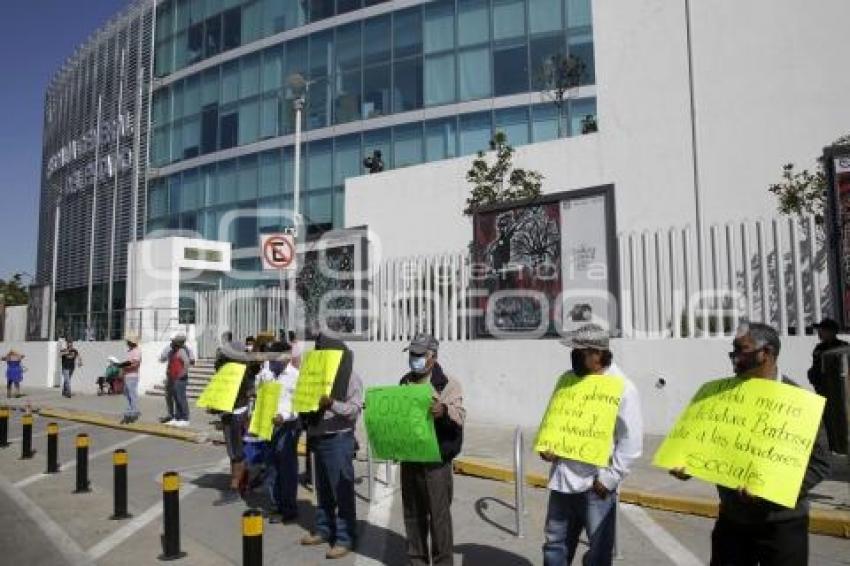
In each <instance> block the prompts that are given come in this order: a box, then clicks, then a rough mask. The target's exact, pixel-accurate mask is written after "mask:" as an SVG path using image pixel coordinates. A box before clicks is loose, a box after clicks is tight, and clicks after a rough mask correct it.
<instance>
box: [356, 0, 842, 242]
mask: <svg viewBox="0 0 850 566" xmlns="http://www.w3.org/2000/svg"><path fill="white" fill-rule="evenodd" d="M691 6H692V12H693V13H692V18H691V23H692V38H693V41H692V46H693V56H694V65H693V71H694V97H695V107H696V128H697V150H698V151H697V156H698V165H699V168H698V169H699V178H700V185H701V192H702V204H703V210H704V217H705V221H706V225H709V224H711V223H714V222H726V221H730V220H736V219H744V218H756V217H763V216H768V215H773V214H775V210H776V203H775V199H774V197H773V196H772V195H770V194H769V193H768V191H767V187H768V185H769V184H770V183H773V182H776V181H777V180H778V179H779V178H780V173H781V167H782V165H783V164H785V163H787V162H789V161H791V162H795V163H798V164H801V165H804V166H806V167H810V168H811V167H812V166H814V158H815V157H816V156H817V155H818V154H819V153H820V152H821V149H822V148H823V146H824V145H826V144H828V143H831V142H832V141H833V140H834V139H835V138H836V137H838V136H839V135H841V134H843V133H847V130H848V127H847V124H850V105H848V104H847V103H846V100H845V99H844V97H845V95H844V93H846V92H848V91H850V74H848V73H845V72H843V71H842V69H843V63H844V61H843V59H844V53H846V48H845V45H844V43H845V41H844V39H843V37H844V35H845V34H844V33H843V26H844V22H846V21H850V2H846V0H822V1H819V2H815V3H812V5H811V6H809V5H805V6H803V5H802V4H800V3H799V2H797V1H795V0H751V1H749V2H744V3H741V2H734V1H733V0H716V1H713V2H691ZM593 17H594V37H595V44H596V74H597V86H596V89H597V105H598V114H599V133H597V134H591V135H586V136H579V137H575V138H571V139H565V140H559V141H554V142H547V143H542V144H535V145H533V146H526V147H521V148H518V150H517V153H516V156H515V160H514V162H515V165H516V166H519V167H525V168H531V169H535V170H538V171H540V172H541V173H543V175H544V176H545V180H544V185H543V190H544V192H546V193H554V192H560V191H565V190H572V189H577V188H582V187H588V186H595V185H603V184H609V183H613V184H614V185H615V199H616V213H617V228H618V230H620V231H630V230H640V229H643V228H659V227H666V226H672V225H677V226H681V225H684V224H694V222H695V219H696V212H695V196H694V195H695V193H694V180H693V166H694V159H693V151H692V140H691V113H690V90H689V85H688V58H687V34H686V21H687V20H686V14H685V6H684V2H664V1H662V0H634V1H630V2H622V1H621V0H596V1H595V2H594V15H593ZM472 159H473V158H472V157H463V158H458V159H455V160H450V161H442V162H437V163H432V164H425V165H420V166H416V167H410V168H406V169H401V170H395V171H388V172H386V173H382V174H378V175H368V176H363V177H358V178H352V179H349V180H348V181H347V182H346V211H345V212H346V215H345V218H346V223H347V225H348V226H358V225H364V224H365V225H368V226H369V227H370V228H371V229H372V230H373V233H374V234H375V235H376V236H377V237H378V238H380V240H381V243H382V246H383V250H384V252H385V257H399V256H405V255H412V254H422V253H429V254H430V253H437V252H444V251H457V250H463V249H465V248H466V245H467V243H468V242H469V240H470V239H471V234H472V231H471V226H470V223H469V221H468V220H467V219H465V218H464V217H463V216H462V215H461V210H462V209H463V207H464V201H465V198H466V196H467V195H468V193H469V186H468V185H467V183H466V181H465V174H466V171H467V170H468V169H469V167H470V163H471V161H472Z"/></svg>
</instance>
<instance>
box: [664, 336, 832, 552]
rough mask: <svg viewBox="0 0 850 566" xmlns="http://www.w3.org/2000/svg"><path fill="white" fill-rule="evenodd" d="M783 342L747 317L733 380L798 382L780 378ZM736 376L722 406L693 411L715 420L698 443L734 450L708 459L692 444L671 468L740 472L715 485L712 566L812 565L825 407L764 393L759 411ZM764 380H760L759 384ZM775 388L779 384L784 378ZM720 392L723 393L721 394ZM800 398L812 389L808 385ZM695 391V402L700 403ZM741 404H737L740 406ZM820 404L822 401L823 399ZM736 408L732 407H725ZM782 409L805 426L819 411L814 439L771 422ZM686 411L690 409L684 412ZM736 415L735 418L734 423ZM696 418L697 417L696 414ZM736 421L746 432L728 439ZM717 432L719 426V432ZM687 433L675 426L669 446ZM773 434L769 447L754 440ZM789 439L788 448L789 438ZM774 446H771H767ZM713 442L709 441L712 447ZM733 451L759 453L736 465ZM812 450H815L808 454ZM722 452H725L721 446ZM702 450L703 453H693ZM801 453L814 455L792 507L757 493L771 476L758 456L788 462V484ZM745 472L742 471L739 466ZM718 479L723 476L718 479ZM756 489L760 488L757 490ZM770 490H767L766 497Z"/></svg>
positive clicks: (825, 462) (825, 464)
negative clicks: (727, 483) (811, 408)
mask: <svg viewBox="0 0 850 566" xmlns="http://www.w3.org/2000/svg"><path fill="white" fill-rule="evenodd" d="M779 349H780V342H779V336H778V335H777V333H776V331H775V330H774V329H773V328H771V327H770V326H767V325H766V324H756V323H749V324H743V325H741V327H740V328H738V331H737V333H736V335H735V339H734V341H733V342H732V351H731V352H730V353H729V358H730V359H731V360H732V367H733V369H734V371H735V376H736V377H735V378H734V380H738V379H740V380H762V379H763V380H771V381H773V382H777V381H778V382H780V383H784V384H786V385H790V386H794V387H796V386H797V385H796V384H795V383H794V382H793V381H791V380H790V379H788V378H785V377H783V378H782V379H781V380H780V378H779V371H778V369H777V358H778V357H779ZM734 380H721V381H720V382H713V383H718V384H719V385H721V386H723V388H724V390H723V391H722V392H719V393H717V394H716V395H715V397H717V398H718V399H719V400H720V401H722V404H720V403H715V404H714V405H713V406H712V407H710V408H709V407H704V408H701V409H699V410H700V411H701V413H700V414H697V415H694V417H704V418H703V419H701V420H705V419H708V418H710V419H711V420H713V421H714V422H715V423H717V426H715V427H713V429H712V432H711V434H710V435H708V437H709V438H708V439H707V440H705V441H704V442H703V441H700V442H701V443H702V444H706V443H708V444H709V445H712V444H713V445H714V446H716V445H717V444H718V443H720V444H722V443H723V442H724V441H725V442H726V444H727V445H728V447H729V449H728V450H727V452H728V454H727V457H726V458H725V459H721V458H715V457H713V458H711V459H710V460H709V458H707V457H706V458H703V457H701V454H699V453H698V451H697V450H695V449H694V450H691V451H690V452H692V454H690V456H691V457H690V458H689V462H690V463H689V464H688V466H693V467H676V468H674V469H672V470H671V471H670V473H671V474H672V475H673V476H674V477H677V478H679V479H681V480H687V479H690V477H691V474H690V473H694V474H699V475H706V470H708V469H709V468H710V470H709V471H711V472H713V473H717V472H725V471H726V470H731V471H735V477H736V478H738V479H739V480H740V483H739V484H737V485H739V486H740V487H738V488H737V489H734V488H731V487H724V486H722V485H719V484H718V485H717V491H718V493H719V495H720V515H719V517H718V519H717V523H716V524H715V526H714V531H713V532H712V534H711V565H712V566H739V565H741V566H744V565H756V564H769V565H771V566H786V565H787V566H795V565H799V564H807V563H808V559H809V550H808V542H809V538H808V527H809V500H808V494H809V492H810V490H811V489H812V488H813V487H815V486H816V485H817V484H819V483H820V482H821V481H822V480H823V479H825V478H826V477H827V476H828V475H829V467H830V464H829V452H828V450H827V443H826V434H825V433H824V430H823V425H822V423H821V424H820V425H818V424H817V423H819V422H820V413H817V414H814V415H811V414H804V412H803V411H800V410H799V408H800V407H803V406H804V404H803V403H800V404H799V406H796V405H795V404H793V403H791V402H788V401H787V400H786V401H783V402H778V401H773V400H771V399H770V398H768V397H766V396H764V397H761V398H759V399H758V400H757V401H756V404H757V405H758V406H759V407H760V408H763V409H764V411H762V412H758V413H757V414H755V413H753V412H752V411H749V410H747V408H746V405H745V403H747V401H748V400H747V399H746V398H745V395H744V394H743V393H742V392H741V390H740V388H734V389H733V388H730V387H729V386H728V385H727V382H728V383H729V384H730V385H734ZM753 384H754V385H758V383H753ZM776 387H780V386H779V385H778V384H777V386H776ZM721 395H723V396H724V397H723V398H721ZM797 395H798V396H804V395H811V394H810V393H808V392H804V391H802V390H800V391H799V393H798V394H797ZM699 398H700V396H699V395H697V398H696V399H695V402H698V401H699ZM735 405H737V407H736V406H735ZM820 406H821V407H822V406H823V405H822V403H821V404H820ZM729 407H731V410H727V409H729ZM774 413H775V414H780V413H781V414H784V415H785V416H787V417H788V419H791V420H793V421H794V423H793V424H792V426H793V425H795V424H800V423H801V422H803V421H805V420H806V419H809V418H812V417H813V419H812V420H813V423H814V424H813V425H812V430H814V429H815V428H817V429H818V432H817V434H816V436H815V437H814V441H812V438H811V437H812V435H811V434H810V435H809V439H806V438H803V436H802V435H800V434H798V432H797V431H795V430H791V428H792V426H788V425H782V426H774V425H773V424H772V423H770V422H768V420H767V419H768V418H769V417H771V416H772V414H774ZM684 416H685V417H686V416H688V413H686V414H685V415H684ZM730 419H731V421H730ZM691 420H692V421H693V418H692V419H691ZM730 423H731V424H732V425H733V426H738V427H739V428H742V429H744V430H745V431H746V434H742V435H736V436H735V437H734V438H732V437H731V435H729V438H724V434H723V433H724V432H725V428H726V427H723V425H724V424H725V425H728V424H730ZM715 431H716V432H715ZM687 434H688V431H685V430H678V431H677V430H676V429H674V431H673V432H671V434H670V435H669V436H668V438H667V439H665V441H664V442H665V444H668V443H670V442H674V441H676V440H681V439H682V438H683V437H685V436H687ZM763 438H767V439H768V442H766V443H765V447H766V449H763V448H762V446H759V445H757V444H756V443H758V442H760V441H761V440H762V439H763ZM789 442H791V443H792V444H793V445H796V447H795V446H790V447H788V449H787V450H786V449H785V448H786V447H784V446H783V444H785V445H787V444H788V443H789ZM665 444H662V446H661V448H660V449H659V451H658V454H656V457H655V460H656V463H658V464H659V465H663V461H664V460H665V458H664V454H663V451H664V450H665ZM768 445H769V446H768ZM709 448H711V446H709V447H707V448H706V450H708V449H709ZM733 450H734V452H737V453H740V452H742V451H743V452H745V453H750V454H758V458H750V463H748V464H747V465H746V466H741V465H736V464H737V462H733V461H732V459H733V457H734V456H735V454H733ZM809 450H810V451H811V452H810V454H809ZM721 454H722V452H721ZM695 456H700V457H695ZM798 456H802V457H803V458H808V463H807V465H806V469H805V472H804V474H803V478H802V483H801V485H800V487H799V495H798V496H797V497H796V503H795V504H794V505H793V507H790V508H789V507H785V506H782V505H779V504H777V503H773V502H771V501H767V500H766V499H762V498H760V497H757V496H755V495H753V494H752V493H751V492H750V490H749V489H748V488H747V487H745V486H746V485H752V484H755V485H763V484H765V483H766V480H767V477H766V474H764V473H763V471H759V470H758V469H757V468H756V467H755V466H754V465H753V462H755V461H756V460H758V459H761V460H762V463H768V465H770V463H777V462H779V463H781V464H786V465H787V466H788V468H789V469H788V473H785V474H783V477H782V478H781V480H780V483H782V484H784V485H787V484H788V478H789V477H790V475H791V467H792V464H793V462H791V460H792V459H793V458H796V457H798ZM738 469H740V470H741V472H740V473H737V472H736V470H738ZM715 481H722V480H720V479H719V478H718V479H717V480H715ZM753 489H755V488H753ZM766 496H767V495H766Z"/></svg>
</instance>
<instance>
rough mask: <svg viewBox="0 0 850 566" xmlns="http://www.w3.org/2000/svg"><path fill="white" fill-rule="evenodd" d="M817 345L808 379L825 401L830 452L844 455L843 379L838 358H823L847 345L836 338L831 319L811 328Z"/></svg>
mask: <svg viewBox="0 0 850 566" xmlns="http://www.w3.org/2000/svg"><path fill="white" fill-rule="evenodd" d="M814 328H815V330H817V332H818V338H819V339H820V342H819V343H818V344H817V346H815V349H814V350H813V351H812V367H810V368H809V371H808V378H809V382H810V383H811V384H812V388H813V389H814V390H815V393H817V394H818V395H821V396H823V397H824V398H826V406H825V407H824V410H823V422H824V424H825V425H826V435H827V438H828V439H829V449H830V450H832V451H833V452H837V453H840V454H846V453H847V449H848V446H847V424H846V423H847V411H846V409H845V407H844V399H843V395H842V391H843V389H844V388H843V387H842V384H841V383H840V380H841V379H843V378H844V375H842V373H841V367H840V365H839V363H838V362H839V360H840V359H839V358H837V357H834V356H827V357H824V354H826V353H827V352H829V351H830V350H834V349H836V348H841V347H844V346H847V345H848V344H847V342H845V341H844V340H839V339H838V330H839V327H838V323H837V322H836V321H834V320H833V319H831V318H825V319H823V320H822V321H820V322H819V323H817V324H815V325H814Z"/></svg>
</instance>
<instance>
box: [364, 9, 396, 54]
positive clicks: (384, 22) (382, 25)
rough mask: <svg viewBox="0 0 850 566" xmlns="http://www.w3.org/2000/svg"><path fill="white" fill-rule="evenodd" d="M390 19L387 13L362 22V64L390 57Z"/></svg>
mask: <svg viewBox="0 0 850 566" xmlns="http://www.w3.org/2000/svg"><path fill="white" fill-rule="evenodd" d="M392 31H393V30H392V21H391V19H390V16H389V15H386V16H381V17H378V18H371V19H368V20H366V21H365V22H364V23H363V37H366V38H368V41H365V42H363V64H364V65H369V64H372V63H383V62H386V61H389V59H390V41H391V40H392Z"/></svg>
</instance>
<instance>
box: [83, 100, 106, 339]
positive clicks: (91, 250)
mask: <svg viewBox="0 0 850 566" xmlns="http://www.w3.org/2000/svg"><path fill="white" fill-rule="evenodd" d="M102 110H103V95H102V94H101V95H98V97H97V130H96V131H97V133H96V135H95V142H94V181H93V182H92V194H91V223H90V225H89V231H90V232H89V282H88V299H87V300H86V332H88V330H89V328H91V315H92V293H93V292H94V232H95V224H96V223H97V185H98V181H99V180H100V178H99V175H100V120H101V115H102Z"/></svg>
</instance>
